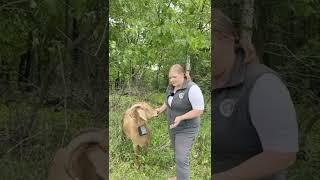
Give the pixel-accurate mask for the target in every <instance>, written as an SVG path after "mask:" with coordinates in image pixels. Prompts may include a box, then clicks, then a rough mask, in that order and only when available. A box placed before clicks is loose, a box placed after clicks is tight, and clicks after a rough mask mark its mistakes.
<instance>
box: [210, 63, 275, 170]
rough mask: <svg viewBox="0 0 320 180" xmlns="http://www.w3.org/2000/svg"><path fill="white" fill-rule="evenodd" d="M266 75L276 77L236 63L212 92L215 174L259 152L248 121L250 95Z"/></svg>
mask: <svg viewBox="0 0 320 180" xmlns="http://www.w3.org/2000/svg"><path fill="white" fill-rule="evenodd" d="M265 73H273V74H275V75H277V73H275V72H274V71H273V70H271V69H270V68H268V67H266V66H264V65H262V64H258V63H251V64H242V65H239V64H238V67H237V71H235V72H234V73H233V74H232V76H231V80H230V81H229V83H227V85H226V86H225V87H223V88H220V89H216V90H214V91H213V93H212V96H213V97H212V105H213V106H212V107H213V108H212V110H213V111H212V120H213V145H212V148H213V154H214V155H213V172H214V173H218V172H222V171H225V170H228V169H231V168H233V167H235V166H237V165H239V164H241V163H242V162H244V161H246V160H247V159H249V158H251V157H252V156H254V155H257V154H259V153H261V152H262V150H263V149H262V146H261V143H260V140H259V136H258V134H257V131H256V129H255V127H254V126H253V124H252V122H251V118H250V113H249V96H250V91H251V89H252V87H253V85H254V83H255V81H256V80H257V79H258V78H259V77H260V76H261V75H263V74H265ZM277 76H278V75H277ZM262 103H263V102H262Z"/></svg>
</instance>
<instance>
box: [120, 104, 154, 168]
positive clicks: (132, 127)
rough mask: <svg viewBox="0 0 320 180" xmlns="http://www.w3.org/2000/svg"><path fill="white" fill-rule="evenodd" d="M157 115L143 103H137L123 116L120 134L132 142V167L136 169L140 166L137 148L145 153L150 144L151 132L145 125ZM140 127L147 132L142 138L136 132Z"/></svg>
mask: <svg viewBox="0 0 320 180" xmlns="http://www.w3.org/2000/svg"><path fill="white" fill-rule="evenodd" d="M157 115H158V113H157V111H156V110H155V109H153V108H152V107H151V106H150V105H149V104H147V103H145V102H139V103H137V104H135V105H133V106H131V107H130V108H129V109H128V110H127V111H126V112H125V113H124V115H123V119H122V132H123V134H125V135H126V136H127V137H128V138H129V139H130V140H131V141H132V144H133V151H134V165H135V167H136V168H139V166H140V165H139V161H138V146H140V147H142V148H144V150H145V152H147V150H148V146H149V144H150V139H151V132H150V128H149V126H148V124H147V122H148V119H150V118H152V117H155V116H157ZM141 126H144V127H145V128H146V130H147V134H145V135H142V136H140V134H139V131H138V128H139V127H141Z"/></svg>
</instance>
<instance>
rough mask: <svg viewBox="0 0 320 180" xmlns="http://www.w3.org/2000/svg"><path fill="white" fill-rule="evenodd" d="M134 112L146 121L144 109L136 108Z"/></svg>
mask: <svg viewBox="0 0 320 180" xmlns="http://www.w3.org/2000/svg"><path fill="white" fill-rule="evenodd" d="M136 112H137V114H138V116H139V117H140V118H141V119H143V120H145V121H147V115H146V111H145V110H144V109H143V108H142V107H139V108H137V109H136Z"/></svg>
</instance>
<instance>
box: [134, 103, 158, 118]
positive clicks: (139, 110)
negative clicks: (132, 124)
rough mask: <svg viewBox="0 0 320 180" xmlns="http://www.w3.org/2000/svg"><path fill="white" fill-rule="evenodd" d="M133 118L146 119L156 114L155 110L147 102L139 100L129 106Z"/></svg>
mask: <svg viewBox="0 0 320 180" xmlns="http://www.w3.org/2000/svg"><path fill="white" fill-rule="evenodd" d="M131 111H132V113H133V116H134V118H136V119H142V120H144V121H148V119H150V118H152V117H155V116H157V115H158V113H157V111H156V110H155V109H154V108H152V107H151V106H150V105H149V104H148V103H145V102H139V103H137V104H135V105H133V106H132V107H131Z"/></svg>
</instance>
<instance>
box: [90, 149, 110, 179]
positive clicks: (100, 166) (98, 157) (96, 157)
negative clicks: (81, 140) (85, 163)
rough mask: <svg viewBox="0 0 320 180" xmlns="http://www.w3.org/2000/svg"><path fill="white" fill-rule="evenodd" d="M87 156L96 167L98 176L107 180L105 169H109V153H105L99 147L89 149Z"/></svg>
mask: <svg viewBox="0 0 320 180" xmlns="http://www.w3.org/2000/svg"><path fill="white" fill-rule="evenodd" d="M86 154H87V157H88V159H89V161H90V162H91V163H92V165H93V166H94V168H95V170H96V172H95V173H96V174H97V176H99V177H100V178H101V179H106V177H107V173H106V171H105V169H106V168H107V162H106V159H107V153H104V152H103V151H102V150H101V149H100V148H99V147H98V146H95V147H93V148H89V149H88V151H87V152H86Z"/></svg>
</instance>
